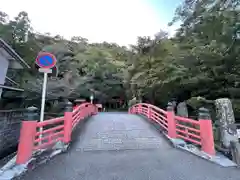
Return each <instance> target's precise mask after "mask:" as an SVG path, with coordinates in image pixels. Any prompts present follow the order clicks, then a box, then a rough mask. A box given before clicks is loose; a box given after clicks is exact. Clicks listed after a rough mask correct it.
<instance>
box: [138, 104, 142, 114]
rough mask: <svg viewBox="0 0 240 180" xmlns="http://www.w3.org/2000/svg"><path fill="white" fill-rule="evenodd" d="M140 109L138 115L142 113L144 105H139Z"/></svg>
mask: <svg viewBox="0 0 240 180" xmlns="http://www.w3.org/2000/svg"><path fill="white" fill-rule="evenodd" d="M138 109H139V110H138V114H141V113H142V105H141V104H139V105H138Z"/></svg>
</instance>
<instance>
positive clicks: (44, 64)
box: [36, 52, 57, 69]
mask: <svg viewBox="0 0 240 180" xmlns="http://www.w3.org/2000/svg"><path fill="white" fill-rule="evenodd" d="M56 63H57V60H56V57H55V56H54V55H53V54H51V53H47V52H42V53H39V55H38V56H37V59H36V64H37V65H38V66H39V67H40V68H49V69H50V68H52V67H54V66H55V65H56Z"/></svg>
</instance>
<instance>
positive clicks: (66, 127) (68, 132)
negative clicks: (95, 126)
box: [63, 102, 73, 144]
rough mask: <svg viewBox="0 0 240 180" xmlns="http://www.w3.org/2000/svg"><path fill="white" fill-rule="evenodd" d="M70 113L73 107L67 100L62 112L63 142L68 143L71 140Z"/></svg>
mask: <svg viewBox="0 0 240 180" xmlns="http://www.w3.org/2000/svg"><path fill="white" fill-rule="evenodd" d="M72 114H73V107H72V103H71V102H67V104H66V107H65V112H64V139H63V141H64V143H66V144H67V143H69V142H70V141H71V135H72V121H73V120H72V118H73V117H72Z"/></svg>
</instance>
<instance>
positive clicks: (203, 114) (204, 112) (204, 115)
mask: <svg viewBox="0 0 240 180" xmlns="http://www.w3.org/2000/svg"><path fill="white" fill-rule="evenodd" d="M198 119H205V120H209V119H211V118H210V113H209V110H208V109H207V108H204V107H201V108H199V109H198Z"/></svg>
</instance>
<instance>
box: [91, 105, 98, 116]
mask: <svg viewBox="0 0 240 180" xmlns="http://www.w3.org/2000/svg"><path fill="white" fill-rule="evenodd" d="M93 105H94V104H93ZM97 113H98V107H97V105H94V112H93V113H92V115H96V114H97Z"/></svg>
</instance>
